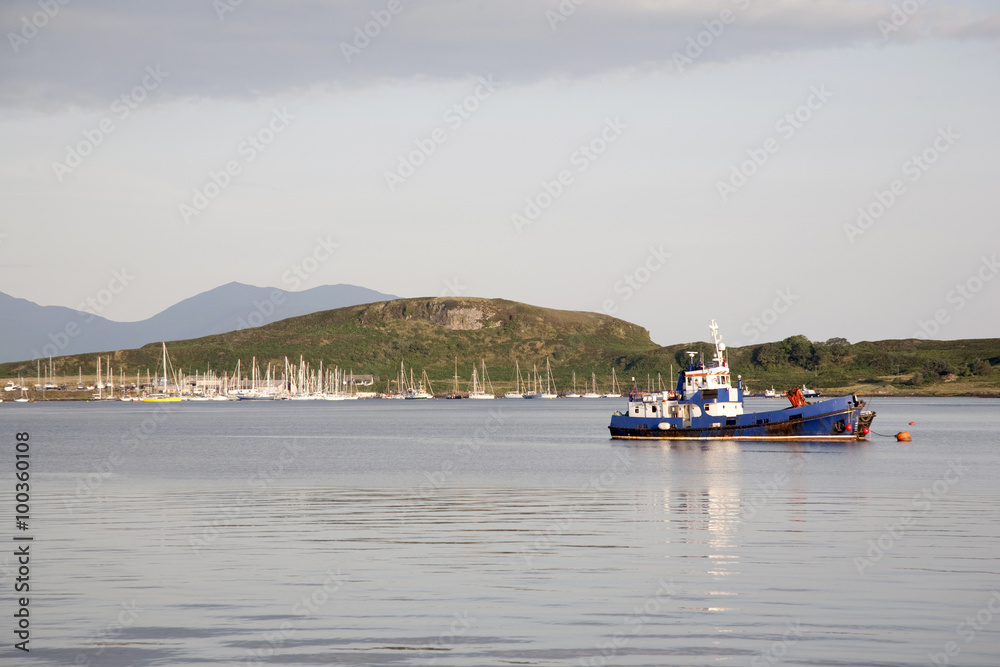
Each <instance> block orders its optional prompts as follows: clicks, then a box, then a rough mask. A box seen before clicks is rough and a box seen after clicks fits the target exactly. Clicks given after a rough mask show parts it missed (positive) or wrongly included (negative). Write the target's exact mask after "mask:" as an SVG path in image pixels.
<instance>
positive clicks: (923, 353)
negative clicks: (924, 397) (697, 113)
mask: <svg viewBox="0 0 1000 667" xmlns="http://www.w3.org/2000/svg"><path fill="white" fill-rule="evenodd" d="M167 347H168V350H169V354H170V358H171V364H172V366H173V367H174V368H175V369H178V368H183V369H184V370H185V371H186V372H189V373H194V372H195V371H196V370H197V371H200V372H205V370H206V369H209V368H210V369H212V370H215V371H217V372H219V373H229V374H232V373H233V371H234V369H235V368H236V364H237V360H241V361H242V369H243V374H248V369H249V366H250V361H251V358H253V357H256V359H257V363H258V365H259V366H260V367H262V368H263V367H266V366H267V364H268V363H271V364H273V365H274V366H276V367H277V368H278V369H282V368H283V367H284V360H285V358H286V357H287V358H288V359H289V361H291V362H292V363H298V360H299V357H300V356H301V357H303V358H304V359H305V360H306V361H307V362H309V363H310V364H311V365H312V366H313V367H314V368H315V367H317V366H318V365H319V362H320V361H321V360H322V362H323V364H324V366H326V367H332V366H334V365H337V366H339V367H341V368H343V369H346V370H353V371H355V372H357V373H362V374H372V375H375V376H376V378H377V379H378V381H379V383H380V384H379V387H380V388H384V387H385V385H384V383H385V381H386V379H387V378H390V377H395V376H396V373H397V372H398V370H399V365H400V362H403V363H405V364H406V366H407V368H411V367H412V368H414V369H415V370H416V373H417V374H419V373H420V371H421V370H426V371H427V373H428V375H429V376H430V378H431V379H432V380H434V381H435V382H441V384H440V385H438V386H437V387H435V389H438V390H439V391H441V390H445V389H447V388H448V386H449V382H448V381H449V380H450V379H451V378H452V377H453V375H454V372H455V371H454V368H455V359H456V358H457V359H458V370H459V376H460V378H461V379H462V380H463V381H464V382H467V381H468V379H469V377H470V376H471V373H472V365H473V364H479V363H480V360H485V362H486V365H487V368H488V371H489V374H490V377H491V378H492V380H493V385H494V388H495V390H496V391H498V392H499V391H503V390H505V389H506V388H507V387H509V386H511V384H512V379H513V377H514V364H515V361H517V362H519V364H520V367H521V371H522V374H523V375H525V376H528V375H529V374H530V373H531V370H532V366H533V365H534V366H536V367H537V368H538V369H539V372H540V373H541V374H542V375H543V376H544V367H545V360H546V358H548V359H549V361H550V363H551V367H552V373H553V376H554V378H555V380H556V383H557V386H558V387H559V389H560V390H565V389H567V388H568V387H569V386H570V385H571V377H572V373H573V372H575V373H576V377H577V385H578V388H580V389H583V387H584V385H585V384H586V383H587V382H588V381H589V379H590V376H591V373H594V374H595V375H596V376H597V382H598V385H599V389H601V390H602V391H603V390H607V388H608V386H609V382H610V376H611V369H612V367H614V368H615V369H616V371H617V374H618V377H619V379H620V380H621V381H622V382H623V383H627V380H628V379H629V378H630V377H633V376H634V377H636V379H637V380H638V381H639V384H640V385H642V386H645V384H646V382H647V378H652V380H653V381H655V379H656V377H657V373H660V374H661V375H662V378H663V382H664V384H666V383H667V382H668V381H669V380H668V377H669V375H670V373H671V371H672V372H673V373H674V374H675V375H676V372H677V370H678V369H679V368H681V367H682V366H684V365H686V363H687V356H686V351H688V350H693V351H696V352H698V353H700V354H704V355H705V357H706V358H707V357H709V356H710V355H711V347H710V345H709V344H708V343H699V342H695V343H684V344H677V345H670V346H666V347H660V346H657V345H656V344H654V343H653V342H652V341H651V340H650V338H649V333H648V332H647V331H646V330H645V329H644V328H642V327H640V326H638V325H635V324H631V323H629V322H625V321H623V320H619V319H616V318H613V317H609V316H607V315H601V314H597V313H586V312H574V311H563V310H553V309H549V308H539V307H536V306H530V305H527V304H523V303H517V302H513V301H506V300H502V299H479V298H422V299H397V300H393V301H385V302H380V303H373V304H366V305H361V306H350V307H347V308H340V309H337V310H330V311H325V312H320V313H314V314H312V315H306V316H303V317H295V318H291V319H287V320H282V321H280V322H275V323H273V324H269V325H266V326H263V327H260V328H256V329H244V330H241V331H235V332H231V333H226V334H221V335H216V336H207V337H205V338H198V339H193V340H182V341H168V344H167ZM728 353H729V357H730V366H731V367H732V369H733V372H734V374H741V375H742V376H743V380H744V381H745V382H746V383H747V384H748V385H749V386H750V387H751V388H752V389H757V390H762V389H764V388H765V387H769V386H771V385H772V384H773V385H774V386H775V387H776V388H787V387H790V386H793V385H797V384H803V383H805V384H808V385H809V386H811V387H816V388H820V389H827V390H830V391H832V390H834V389H840V390H852V391H853V390H857V391H862V392H866V393H867V392H880V393H953V394H957V393H980V394H994V395H1000V372H997V373H993V372H992V369H993V367H994V366H996V365H998V364H1000V339H983V340H965V341H921V340H898V341H878V342H862V343H857V344H854V345H851V344H850V343H848V342H847V341H845V340H843V339H831V340H829V341H826V342H813V341H809V340H808V339H807V338H805V337H804V336H792V337H789V338H786V339H785V340H784V341H780V342H774V343H765V344H761V345H752V346H746V347H742V348H731V349H730V350H729V351H728ZM102 356H104V357H108V356H110V357H111V359H112V362H111V363H112V365H113V367H114V368H115V374H116V376H118V375H119V373H120V371H121V370H122V369H123V370H124V372H125V376H126V379H128V378H129V377H132V378H134V377H135V374H136V372H137V371H138V372H140V373H142V374H143V376H144V375H145V373H146V371H147V370H149V372H151V373H154V374H155V373H156V369H157V368H158V366H159V365H160V358H161V347H160V345H159V343H156V344H152V345H146V346H144V347H142V348H139V349H135V350H119V351H112V352H105V353H102ZM96 357H97V354H86V355H74V356H66V357H60V358H58V359H55V360H54V363H53V366H54V367H55V371H56V374H57V375H62V376H64V377H70V378H75V377H76V374H77V371H78V369H79V368H82V369H83V370H84V372H85V373H87V374H88V375H93V373H94V369H95V360H96ZM46 362H47V360H46ZM36 369H37V362H36V361H25V362H15V363H7V364H0V377H4V378H17V376H18V375H19V374H20V375H23V376H25V377H26V378H34V377H35V374H36Z"/></svg>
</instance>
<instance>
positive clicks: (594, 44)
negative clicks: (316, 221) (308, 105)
mask: <svg viewBox="0 0 1000 667" xmlns="http://www.w3.org/2000/svg"><path fill="white" fill-rule="evenodd" d="M913 1H914V2H916V1H917V0H913ZM61 2H66V4H65V5H63V4H60V3H61ZM967 2H974V0H967ZM577 3H579V4H577ZM46 7H47V8H48V9H46ZM53 8H54V9H53ZM392 10H397V11H395V12H393V11H392ZM723 11H729V12H731V13H732V14H731V16H732V17H733V20H732V21H731V22H730V23H729V24H727V25H726V26H725V30H724V32H722V33H721V34H718V35H714V36H713V40H712V43H711V45H710V47H708V48H705V49H703V52H702V53H701V54H700V55H699V57H698V59H697V64H698V65H700V64H704V63H711V62H720V61H722V62H725V61H731V60H734V59H739V58H745V57H755V56H762V55H770V54H779V53H789V52H799V51H808V50H813V49H830V48H846V47H851V46H853V45H855V44H857V43H860V42H873V43H878V42H881V41H882V39H883V37H882V35H881V34H880V32H879V29H878V27H877V22H878V21H879V20H882V19H886V18H888V17H889V14H890V11H891V8H890V6H887V5H886V4H884V3H881V2H871V1H868V0H836V1H835V0H708V1H698V0H659V1H658V0H625V1H622V0H544V1H542V2H539V1H538V0H467V1H456V0H367V1H365V2H358V1H357V0H332V1H326V2H320V1H318V0H257V1H250V0H213V2H206V1H202V0H179V1H176V2H169V3H163V2H153V1H150V0H145V1H143V0H140V1H136V2H129V3H119V2H112V1H108V0H105V1H101V0H93V1H90V2H83V1H80V0H78V1H76V2H70V1H69V0H35V2H27V1H24V0H16V1H13V2H5V3H4V4H3V5H2V7H0V25H3V26H4V37H5V39H4V41H5V42H6V43H5V44H3V45H0V48H3V49H7V53H6V54H5V56H4V57H3V58H2V59H0V107H4V108H8V109H11V108H40V107H41V108H52V107H65V106H67V105H80V106H89V105H96V106H106V105H107V104H108V103H109V101H110V100H112V99H114V98H116V97H118V96H120V95H122V94H123V93H125V92H127V91H128V90H129V89H131V88H132V87H133V86H135V85H136V84H137V83H138V81H139V79H141V76H142V72H143V71H144V69H145V68H146V67H147V66H156V65H159V66H160V67H162V68H163V69H164V70H165V71H167V72H170V74H171V78H170V81H169V85H164V86H163V87H162V90H161V91H158V93H159V94H161V95H163V96H164V97H167V98H174V99H178V98H179V99H184V98H226V97H229V98H254V97H258V96H265V95H266V96H270V95H281V94H284V93H288V92H291V91H296V90H308V89H316V88H318V89H337V88H342V87H355V86H365V85H371V84H373V83H378V82H381V81H385V80H394V79H413V78H421V77H426V78H444V79H454V78H461V77H466V76H469V75H478V74H485V73H490V74H494V75H495V76H497V77H498V78H500V79H502V80H504V81H511V82H534V81H539V80H543V79H546V78H549V77H587V76H593V75H600V74H605V73H607V72H614V71H618V70H636V69H639V70H642V69H658V68H662V69H672V68H673V67H674V54H675V53H678V52H683V50H684V48H685V46H686V45H687V44H688V43H689V42H688V40H689V39H692V38H697V36H698V35H699V34H700V33H702V32H703V31H705V30H707V29H709V28H710V27H711V26H717V25H718V24H717V23H716V21H717V19H719V17H720V13H721V12H723ZM919 13H920V14H921V16H920V20H919V21H916V20H915V21H913V23H912V25H909V26H904V29H903V30H901V31H900V35H901V36H902V35H903V33H904V32H905V33H906V35H907V36H908V38H914V36H917V37H922V36H923V34H924V33H926V31H927V30H928V26H930V30H931V32H932V33H933V32H934V31H935V30H937V29H938V28H939V30H938V32H940V36H941V37H945V38H950V39H968V38H976V39H981V38H991V39H995V38H996V36H997V34H998V32H1000V25H998V24H1000V20H998V18H997V15H996V14H993V15H988V16H985V17H982V16H978V15H976V14H975V13H974V10H973V9H971V8H970V7H969V6H966V5H963V4H961V3H958V2H952V3H949V4H946V5H940V4H936V6H935V8H934V10H933V11H931V10H930V8H929V7H925V6H923V5H922V6H921V8H920V10H919ZM706 22H708V23H706ZM366 30H367V32H368V33H369V34H367V35H366V34H365V31H366ZM29 34H30V36H29ZM345 45H346V47H345Z"/></svg>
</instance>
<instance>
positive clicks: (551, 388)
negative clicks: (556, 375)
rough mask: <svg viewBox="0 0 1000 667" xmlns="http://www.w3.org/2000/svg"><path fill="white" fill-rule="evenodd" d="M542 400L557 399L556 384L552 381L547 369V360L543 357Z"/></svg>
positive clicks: (549, 370) (550, 371)
mask: <svg viewBox="0 0 1000 667" xmlns="http://www.w3.org/2000/svg"><path fill="white" fill-rule="evenodd" d="M542 398H559V395H558V394H557V393H556V383H555V380H553V379H552V369H551V368H549V358H548V357H545V392H544V393H543V394H542Z"/></svg>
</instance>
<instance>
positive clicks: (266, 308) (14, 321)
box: [0, 281, 395, 363]
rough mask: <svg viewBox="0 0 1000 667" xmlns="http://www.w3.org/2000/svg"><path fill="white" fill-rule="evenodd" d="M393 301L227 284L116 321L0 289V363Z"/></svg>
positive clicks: (331, 289) (352, 290) (333, 290)
mask: <svg viewBox="0 0 1000 667" xmlns="http://www.w3.org/2000/svg"><path fill="white" fill-rule="evenodd" d="M387 298H389V299H392V298H395V296H394V295H392V294H384V293H382V292H377V291H375V290H371V289H368V288H365V287H359V286H357V285H348V284H337V285H320V286H317V287H313V288H310V289H308V290H303V291H301V292H289V291H287V290H283V289H280V288H277V287H257V286H255V285H246V284H244V283H239V282H235V281H234V282H229V283H226V284H224V285H220V286H218V287H215V288H213V289H210V290H206V291H204V292H201V293H199V294H196V295H194V296H191V297H188V298H187V299H183V300H181V301H179V302H177V303H175V304H174V305H172V306H169V307H167V308H166V309H164V310H162V311H160V312H159V313H157V314H155V315H153V316H152V317H148V318H146V319H144V320H139V321H136V322H116V321H114V320H109V319H107V318H105V317H101V316H100V315H97V314H96V313H93V312H86V311H82V310H76V309H73V308H67V307H65V306H41V305H38V304H36V303H34V302H32V301H29V300H28V299H22V298H19V297H14V296H11V295H9V294H5V293H3V292H0V322H2V323H3V324H4V328H5V334H4V336H3V337H2V338H0V363H4V362H10V361H23V360H27V359H39V358H45V357H50V356H52V357H56V356H63V355H68V354H85V353H93V352H100V351H104V350H109V349H111V350H115V349H130V348H138V347H142V346H143V345H146V344H148V343H152V342H156V341H163V340H179V339H189V338H200V337H203V336H209V335H213V334H219V333H224V332H226V331H234V330H237V329H240V328H250V327H255V326H262V325H264V324H268V323H270V322H274V321H276V320H278V319H284V318H288V317H297V316H300V315H306V314H309V313H313V312H318V311H323V310H331V309H335V308H340V307H344V306H351V305H356V304H360V303H370V302H374V301H382V300H385V299H387Z"/></svg>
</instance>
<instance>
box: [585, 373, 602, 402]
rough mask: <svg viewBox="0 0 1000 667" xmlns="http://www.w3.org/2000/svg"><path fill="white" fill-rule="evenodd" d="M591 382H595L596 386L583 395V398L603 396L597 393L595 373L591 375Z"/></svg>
mask: <svg viewBox="0 0 1000 667" xmlns="http://www.w3.org/2000/svg"><path fill="white" fill-rule="evenodd" d="M590 380H591V382H593V384H594V386H593V388H592V389H591V390H590V391H588V392H586V393H585V394H584V395H583V397H584V398H600V397H601V395H600V394H598V393H597V376H596V375H595V374H594V373H591V374H590Z"/></svg>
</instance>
